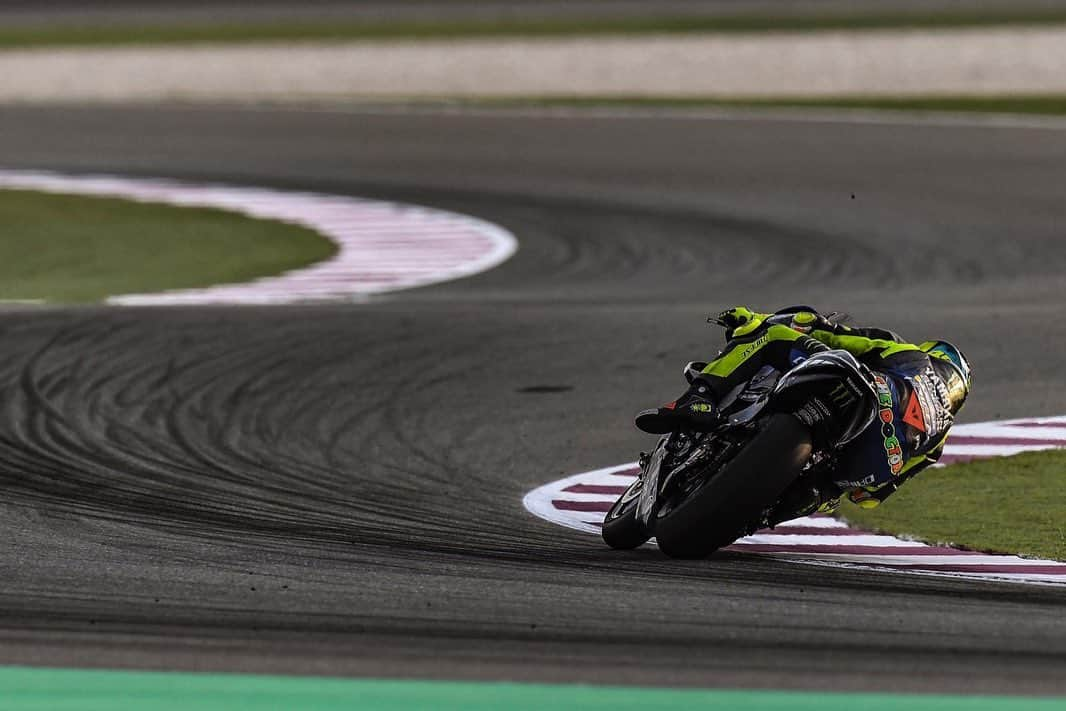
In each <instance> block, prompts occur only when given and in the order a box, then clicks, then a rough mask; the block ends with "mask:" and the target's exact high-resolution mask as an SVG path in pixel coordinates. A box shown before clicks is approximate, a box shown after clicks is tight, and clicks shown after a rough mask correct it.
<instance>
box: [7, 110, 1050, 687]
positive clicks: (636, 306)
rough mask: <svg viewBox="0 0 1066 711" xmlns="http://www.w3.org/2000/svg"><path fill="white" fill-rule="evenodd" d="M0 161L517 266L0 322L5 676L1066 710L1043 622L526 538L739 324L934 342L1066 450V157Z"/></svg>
mask: <svg viewBox="0 0 1066 711" xmlns="http://www.w3.org/2000/svg"><path fill="white" fill-rule="evenodd" d="M0 156H2V157H3V158H2V163H3V165H4V167H10V168H20V167H23V168H50V169H60V170H67V171H75V172H77V171H107V172H119V173H124V174H130V175H162V176H171V177H178V178H195V179H210V180H221V181H232V182H236V183H241V184H261V185H268V186H277V187H285V188H295V189H314V190H321V191H330V192H338V193H346V194H353V195H365V196H369V197H382V198H386V199H393V200H406V201H410V202H416V203H421V204H426V205H431V206H436V207H441V208H444V209H449V210H455V211H458V212H464V213H468V214H472V215H475V216H477V217H481V218H485V219H488V220H492V221H495V222H498V223H499V224H502V225H503V226H505V227H506V228H508V229H510V230H511V231H513V232H514V234H515V235H516V236H517V237H518V238H519V240H520V245H521V246H520V249H519V252H518V253H517V255H516V256H515V257H514V258H512V259H511V260H510V261H509V262H507V263H505V264H504V265H502V266H501V267H499V268H497V269H495V270H493V271H491V272H487V273H485V274H482V275H479V276H477V277H474V278H470V279H466V280H463V281H457V282H451V283H448V284H444V285H439V286H435V287H429V288H425V289H421V290H415V291H411V292H406V293H402V294H395V295H393V296H391V297H388V298H384V299H381V300H380V301H376V302H372V303H370V304H363V305H334V306H299V307H276V308H240V309H237V308H234V309H227V308H184V309H181V308H172V309H118V308H116V309H103V308H90V309H71V310H43V311H41V310H32V311H26V310H21V311H19V310H13V311H9V312H6V313H4V314H2V315H0V344H2V349H3V351H2V352H3V355H4V357H3V359H0V388H2V391H0V407H2V408H3V416H2V417H0V479H2V485H3V490H4V496H3V504H2V509H0V514H2V515H0V527H2V528H0V531H2V535H3V538H4V540H5V541H6V545H4V546H3V547H2V548H0V579H2V580H3V585H2V586H0V662H3V663H34V664H49V665H71V666H124V667H137V668H162V669H220V670H250V671H268V672H295V673H307V674H337V675H361V676H413V677H429V678H464V679H465V678H474V679H523V680H525V679H532V680H564V681H571V680H576V681H589V682H619V683H641V684H667V685H672V684H682V685H704V686H706V685H728V686H755V687H763V686H765V687H793V688H824V689H847V688H862V689H886V690H948V691H968V692H977V691H982V692H984V691H995V692H1027V693H1029V692H1041V693H1055V692H1057V693H1062V692H1066V676H1064V675H1063V674H1062V670H1063V669H1064V668H1066V614H1064V613H1066V593H1064V592H1063V591H1062V590H1061V589H1054V588H1042V587H1030V586H1021V585H1013V584H998V583H974V582H970V581H955V580H950V579H934V578H919V577H908V576H904V575H895V574H887V573H875V574H871V573H869V572H858V571H849V570H836V569H822V568H812V567H806V566H801V565H789V564H785V563H781V562H775V561H770V560H765V559H760V558H758V557H743V556H739V555H722V556H719V557H715V558H712V559H710V560H707V561H701V562H673V561H668V560H665V559H663V558H662V557H661V556H660V555H659V554H658V553H657V552H656V551H655V550H640V551H638V552H636V553H631V554H621V553H616V552H612V551H609V550H607V549H606V548H605V547H603V546H602V545H601V543H600V542H599V541H598V540H597V539H596V538H594V537H589V536H586V535H582V534H580V533H577V532H573V531H569V530H566V529H562V528H558V527H555V526H552V525H550V524H548V523H546V522H544V521H541V520H538V519H535V518H533V517H532V516H531V515H529V514H527V513H526V512H525V511H524V510H523V508H522V504H521V498H522V495H523V494H524V493H526V492H527V491H528V490H530V489H532V488H533V487H535V486H537V485H540V484H542V483H544V482H546V481H550V480H552V479H557V478H559V477H560V476H562V475H565V474H569V473H573V472H578V471H584V470H588V469H592V468H595V467H599V466H606V465H610V464H616V463H618V462H624V461H631V460H632V459H633V457H634V455H635V454H636V452H637V451H638V450H639V449H640V448H641V447H647V446H649V444H650V440H649V439H648V438H647V437H645V436H643V435H641V434H640V433H638V432H636V431H635V430H634V429H633V428H632V426H631V424H630V417H631V415H632V413H633V412H634V411H636V410H637V409H639V408H641V407H644V406H647V405H648V404H649V403H654V402H657V401H659V400H663V399H666V398H669V397H671V396H673V395H675V394H676V393H677V392H678V391H679V388H680V385H679V383H680V376H679V371H680V367H681V365H683V363H684V362H685V361H686V360H689V359H694V358H698V357H707V356H709V355H713V354H714V352H715V350H716V349H717V347H718V346H719V345H720V342H721V341H720V339H721V336H720V333H718V332H716V331H715V330H714V329H712V328H710V327H707V326H705V325H703V323H702V321H703V319H704V317H705V316H706V314H707V313H709V312H712V311H715V310H718V309H720V308H723V307H727V306H730V305H733V304H735V303H747V304H751V305H753V306H760V307H773V306H780V305H785V304H787V303H794V302H811V303H813V304H814V305H816V306H818V307H821V308H823V309H826V310H828V309H834V308H840V309H845V310H848V311H851V312H852V313H853V314H855V315H856V317H857V319H858V320H860V321H869V322H876V323H879V324H883V325H886V326H890V327H893V328H896V329H898V330H899V331H901V332H902V333H903V334H904V335H906V336H909V337H913V338H915V339H924V338H926V337H936V336H940V337H946V338H950V339H952V340H954V341H956V342H958V343H959V344H961V345H962V346H963V348H964V349H965V350H967V352H968V355H970V357H971V358H972V360H973V361H974V363H975V364H976V366H975V367H976V371H977V374H976V377H977V386H976V392H975V395H974V397H973V398H972V399H971V404H970V405H969V407H968V408H967V411H966V413H965V415H966V420H969V421H978V420H989V419H995V418H1006V417H1021V416H1028V415H1052V414H1066V403H1064V402H1063V398H1062V392H1063V391H1064V386H1066V373H1064V372H1063V369H1062V366H1061V354H1062V352H1063V345H1064V344H1066V321H1064V320H1063V319H1062V313H1063V306H1064V297H1063V293H1064V289H1063V287H1064V286H1066V279H1064V277H1063V273H1064V268H1066V240H1064V239H1063V232H1062V230H1063V224H1066V180H1064V171H1066V131H1064V130H1057V129H1053V128H1024V127H1014V128H997V127H976V126H974V127H965V126H958V125H954V126H928V125H927V126H922V125H907V124H904V123H894V122H888V123H870V124H862V123H847V122H832V121H793V120H776V119H771V118H753V117H737V118H731V119H721V118H719V119H709V118H705V119H695V118H689V119H685V118H652V117H645V118H637V117H629V118H621V117H619V118H603V117H601V118H594V117H585V118H582V117H553V118H547V117H543V116H541V117H528V116H525V117H524V116H521V115H515V114H495V115H490V114H477V113H473V114H468V115H463V114H445V115H435V114H433V113H432V112H428V113H422V114H413V115H404V114H400V113H390V112H386V111H379V112H376V111H364V112H361V111H358V110H351V111H345V110H337V111H326V110H320V111H299V110H286V111H278V112H272V111H265V110H255V109H247V110H233V109H229V110H227V109H192V108H178V107H173V108H161V109H133V108H129V109H117V108H115V109H108V108H99V109H74V108H69V109H67V108H56V109H47V110H46V109H29V108H23V109H18V108H4V110H3V111H2V112H0ZM545 386H547V387H545Z"/></svg>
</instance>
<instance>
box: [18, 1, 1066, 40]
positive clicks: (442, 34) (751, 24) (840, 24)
mask: <svg viewBox="0 0 1066 711" xmlns="http://www.w3.org/2000/svg"><path fill="white" fill-rule="evenodd" d="M1048 24H1066V10H1062V9H1057V8H1052V9H1048V10H1042V11H1041V10H1018V11H1012V10H1005V11H988V12H958V11H955V12H951V11H940V12H913V13H876V12H874V13H870V12H861V13H850V14H821V15H817V14H795V15H784V16H780V15H778V16H767V15H758V14H750V13H748V14H737V15H721V16H712V17H660V18H654V17H653V18H648V17H634V18H599V19H596V18H566V19H522V18H515V19H504V20H463V21H435V22H426V21H420V22H390V23H380V22H377V23H373V22H371V23H368V22H328V23H327V22H302V23H301V22H287V23H273V24H272V23H243V24H235V23H234V24H217V25H215V24H212V25H207V24H203V25H199V24H188V25H182V24H167V25H163V24H158V25H154V24H153V25H142V26H132V25H119V26H74V25H71V26H66V25H40V26H23V27H18V26H16V27H6V28H0V49H2V48H16V47H49V46H51V47H54V46H86V45H88V46H92V45H97V46H99V45H137V44H174V43H226V44H233V43H239V42H270V41H333V40H379V39H451V38H470V37H558V36H572V35H627V34H646V33H703V32H710V33H715V32H720V33H731V32H791V31H794V32H817V31H828V30H848V31H861V30H886V29H942V28H951V27H995V26H1019V25H1048Z"/></svg>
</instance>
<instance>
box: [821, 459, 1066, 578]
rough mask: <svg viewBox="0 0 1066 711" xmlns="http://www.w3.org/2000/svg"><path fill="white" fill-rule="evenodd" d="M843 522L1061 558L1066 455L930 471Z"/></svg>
mask: <svg viewBox="0 0 1066 711" xmlns="http://www.w3.org/2000/svg"><path fill="white" fill-rule="evenodd" d="M841 513H842V516H843V517H844V518H845V519H847V520H848V521H850V522H852V523H855V524H858V525H859V526H862V527H864V528H869V529H873V530H877V531H883V532H886V533H892V534H896V535H906V536H912V537H915V538H918V539H921V540H924V541H929V542H933V543H953V544H956V545H961V546H964V547H966V548H972V549H974V550H980V551H991V552H1000V553H1020V554H1022V555H1025V556H1037V557H1040V558H1051V559H1056V560H1066V451H1063V450H1053V451H1047V452H1031V453H1027V454H1019V455H1016V456H1013V457H1000V458H996V459H986V460H982V461H976V462H970V463H966V464H954V465H952V466H949V467H944V468H942V469H929V470H926V471H924V472H922V473H921V474H919V475H918V476H917V477H915V478H914V479H913V480H911V481H909V482H907V484H906V486H903V487H901V488H900V490H899V491H898V492H896V493H895V494H893V495H892V497H891V498H890V499H888V500H887V501H885V503H884V504H882V505H881V506H879V507H877V508H876V509H871V510H867V509H860V508H858V507H856V506H850V505H848V506H845V507H844V509H843V510H842V512H841Z"/></svg>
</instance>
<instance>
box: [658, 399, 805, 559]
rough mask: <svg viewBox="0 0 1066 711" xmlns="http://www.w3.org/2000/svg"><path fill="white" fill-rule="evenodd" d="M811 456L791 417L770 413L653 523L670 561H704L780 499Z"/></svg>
mask: <svg viewBox="0 0 1066 711" xmlns="http://www.w3.org/2000/svg"><path fill="white" fill-rule="evenodd" d="M810 456H811V433H810V430H809V429H808V428H807V427H806V426H805V425H804V424H803V423H801V422H800V421H799V420H797V419H796V418H795V417H793V416H792V415H788V414H777V415H772V416H771V417H770V419H769V420H768V421H767V423H766V426H765V427H763V429H762V431H760V432H759V433H758V434H757V435H755V437H753V438H752V439H751V441H749V442H748V443H747V445H745V446H744V448H743V449H742V450H741V451H740V453H739V454H737V456H736V457H734V458H733V460H732V461H730V462H729V463H728V464H726V465H725V466H724V467H723V468H722V470H721V471H720V472H718V474H716V475H715V476H713V477H712V478H711V479H710V480H709V481H707V483H706V484H704V485H703V486H702V487H700V488H699V489H698V490H697V491H696V492H695V493H693V494H691V495H690V496H689V497H688V498H687V499H685V500H684V501H682V502H680V503H679V504H678V505H677V506H676V507H670V508H667V509H665V510H664V511H663V515H662V516H661V517H659V518H658V519H657V520H656V522H655V539H656V541H658V543H659V548H660V550H662V552H663V553H665V554H666V555H668V556H670V557H671V558H705V557H707V556H708V555H710V554H711V553H713V552H714V551H716V550H718V549H719V548H721V547H722V546H727V545H729V544H730V543H732V542H733V541H734V540H736V538H737V536H738V535H739V534H740V533H742V532H743V531H744V529H745V528H746V527H748V526H750V525H751V523H752V522H753V521H755V520H756V519H757V518H758V516H759V515H760V514H761V513H762V512H763V510H764V509H766V507H767V506H769V505H770V504H772V503H773V502H774V501H776V500H777V498H778V497H779V496H781V494H782V492H784V491H785V489H786V488H788V486H789V484H791V483H792V482H793V481H795V480H796V478H797V477H798V476H799V475H800V473H801V472H802V471H803V467H804V465H805V464H806V463H807V460H808V459H810Z"/></svg>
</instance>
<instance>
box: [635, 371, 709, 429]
mask: <svg viewBox="0 0 1066 711" xmlns="http://www.w3.org/2000/svg"><path fill="white" fill-rule="evenodd" d="M710 395H711V390H710V388H708V387H707V385H706V384H705V383H701V382H700V381H698V380H697V381H694V382H693V383H692V387H691V388H689V389H688V391H686V392H685V394H684V395H682V396H681V397H679V398H678V399H677V400H674V401H673V402H669V403H667V404H665V405H663V406H662V407H653V408H651V409H649V410H642V411H641V412H638V413H637V416H636V419H635V420H634V422H635V424H636V425H637V429H639V430H641V431H643V432H647V433H648V434H666V433H668V432H673V431H674V430H677V429H682V428H686V429H690V430H696V431H697V432H706V431H708V430H711V429H714V427H715V425H716V424H718V408H717V407H715V404H714V402H713V401H712V400H711V399H710Z"/></svg>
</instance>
